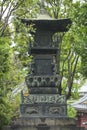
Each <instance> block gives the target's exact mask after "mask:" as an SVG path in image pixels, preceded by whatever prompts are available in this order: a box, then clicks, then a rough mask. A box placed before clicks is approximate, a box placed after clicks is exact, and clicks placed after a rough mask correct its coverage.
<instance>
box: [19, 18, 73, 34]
mask: <svg viewBox="0 0 87 130" xmlns="http://www.w3.org/2000/svg"><path fill="white" fill-rule="evenodd" d="M21 21H22V22H23V23H26V24H33V25H34V26H35V28H37V29H39V30H48V31H53V32H66V31H68V29H69V26H70V25H71V20H70V19H21Z"/></svg>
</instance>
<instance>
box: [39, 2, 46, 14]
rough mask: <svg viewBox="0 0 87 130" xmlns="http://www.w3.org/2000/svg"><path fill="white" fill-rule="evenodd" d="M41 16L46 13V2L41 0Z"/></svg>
mask: <svg viewBox="0 0 87 130" xmlns="http://www.w3.org/2000/svg"><path fill="white" fill-rule="evenodd" d="M40 3H41V4H40V14H44V13H45V12H46V11H45V9H44V0H40Z"/></svg>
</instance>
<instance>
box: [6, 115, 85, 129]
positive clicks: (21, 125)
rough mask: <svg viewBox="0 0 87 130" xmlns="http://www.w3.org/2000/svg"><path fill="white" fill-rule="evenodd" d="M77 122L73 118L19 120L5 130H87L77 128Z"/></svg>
mask: <svg viewBox="0 0 87 130" xmlns="http://www.w3.org/2000/svg"><path fill="white" fill-rule="evenodd" d="M75 124H76V121H75V119H73V118H68V117H58V118H29V117H27V118H21V117H20V118H19V119H17V120H14V121H12V122H11V125H10V126H9V127H7V128H5V130H13V129H14V130H85V128H79V127H76V125H75Z"/></svg>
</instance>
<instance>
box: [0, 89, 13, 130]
mask: <svg viewBox="0 0 87 130" xmlns="http://www.w3.org/2000/svg"><path fill="white" fill-rule="evenodd" d="M11 118H12V106H11V104H10V103H9V101H8V100H7V97H3V95H1V89H0V129H2V128H3V126H5V125H8V124H9V123H10V119H11Z"/></svg>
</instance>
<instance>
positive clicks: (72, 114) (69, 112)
mask: <svg viewBox="0 0 87 130" xmlns="http://www.w3.org/2000/svg"><path fill="white" fill-rule="evenodd" d="M67 115H68V117H73V118H75V117H76V110H75V109H74V108H73V107H72V106H68V108H67Z"/></svg>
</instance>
